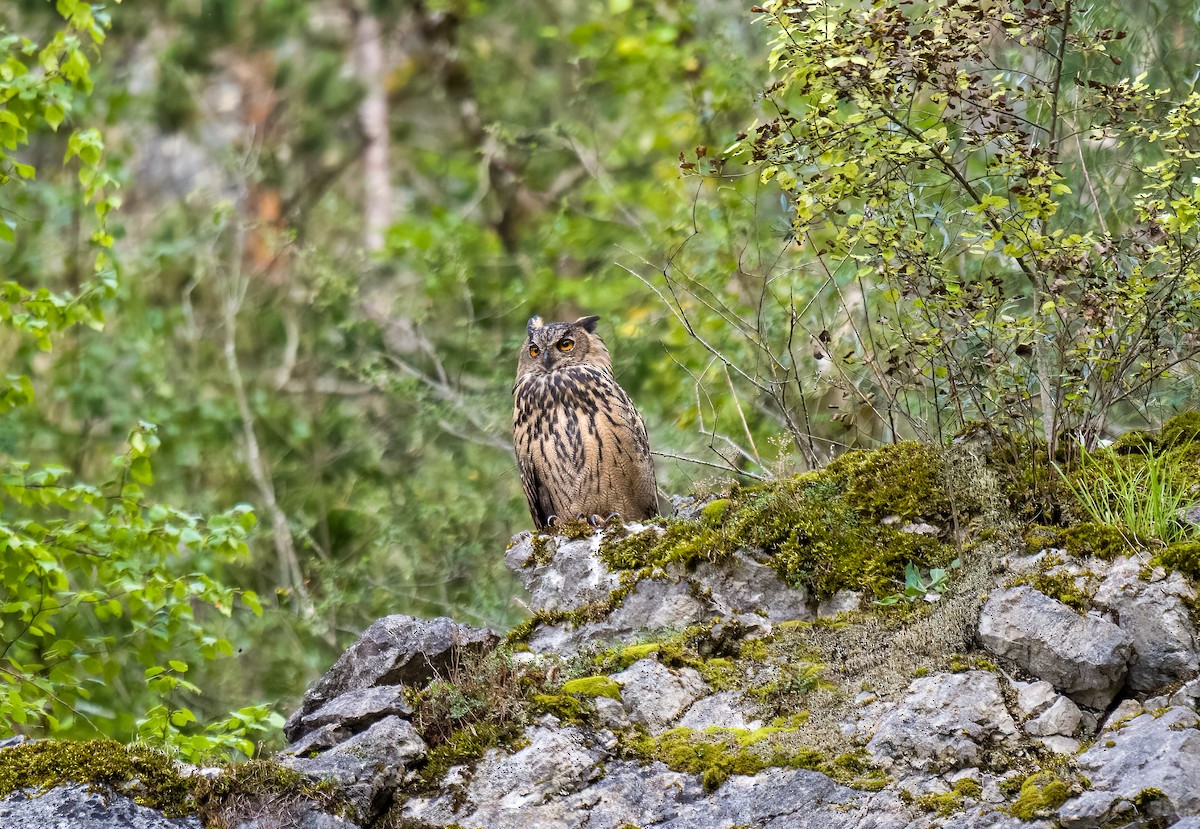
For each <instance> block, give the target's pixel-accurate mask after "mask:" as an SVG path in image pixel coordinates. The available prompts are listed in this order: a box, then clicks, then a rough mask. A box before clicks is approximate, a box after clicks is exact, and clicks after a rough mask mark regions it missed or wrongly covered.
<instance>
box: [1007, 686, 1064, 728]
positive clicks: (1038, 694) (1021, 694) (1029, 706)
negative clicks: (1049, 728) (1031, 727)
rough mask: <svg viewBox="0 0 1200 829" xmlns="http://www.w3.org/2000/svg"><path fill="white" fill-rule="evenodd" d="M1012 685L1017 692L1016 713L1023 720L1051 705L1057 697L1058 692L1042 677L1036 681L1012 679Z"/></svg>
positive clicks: (1034, 715)
mask: <svg viewBox="0 0 1200 829" xmlns="http://www.w3.org/2000/svg"><path fill="white" fill-rule="evenodd" d="M1012 687H1013V690H1014V691H1016V692H1017V713H1018V714H1020V716H1021V719H1024V720H1027V719H1029V718H1030V717H1036V716H1037V715H1038V714H1040V713H1042V712H1043V711H1045V710H1046V709H1047V708H1049V707H1050V706H1051V705H1053V704H1054V701H1055V700H1056V699H1058V697H1059V694H1058V692H1056V691H1055V690H1054V686H1053V685H1051V684H1050V683H1049V682H1046V681H1045V680H1044V679H1042V680H1038V681H1037V682H1019V681H1015V680H1014V681H1013V682H1012Z"/></svg>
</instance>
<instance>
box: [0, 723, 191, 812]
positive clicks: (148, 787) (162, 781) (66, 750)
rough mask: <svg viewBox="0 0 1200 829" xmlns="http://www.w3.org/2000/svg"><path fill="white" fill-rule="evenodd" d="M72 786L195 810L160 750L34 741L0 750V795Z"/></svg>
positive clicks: (171, 808) (188, 788)
mask: <svg viewBox="0 0 1200 829" xmlns="http://www.w3.org/2000/svg"><path fill="white" fill-rule="evenodd" d="M67 784H78V785H85V786H87V787H88V789H89V790H93V791H96V790H108V791H113V792H117V793H118V794H122V795H124V796H125V797H128V798H130V799H131V800H133V801H134V802H135V803H138V804H140V805H142V806H147V807H149V808H152V809H158V810H159V811H161V812H162V813H163V814H164V815H166V816H167V817H180V816H182V815H188V814H192V813H193V812H195V811H196V802H195V800H194V799H193V797H192V784H191V783H190V782H189V781H188V780H187V779H186V778H184V777H183V776H181V775H180V773H179V771H178V770H177V769H176V768H175V764H174V763H173V762H172V761H171V758H170V757H168V756H167V755H166V754H164V753H162V752H161V751H157V750H155V749H152V748H149V747H146V746H140V745H128V746H127V745H123V744H121V743H118V742H116V741H115V740H91V741H87V742H75V741H70V740H38V741H35V742H29V743H24V744H22V745H19V746H14V747H12V748H7V749H4V750H3V751H0V798H2V797H6V796H8V795H9V794H12V792H14V791H15V790H17V789H33V790H38V791H43V790H46V789H51V788H54V787H55V786H61V785H67Z"/></svg>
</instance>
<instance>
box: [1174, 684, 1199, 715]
mask: <svg viewBox="0 0 1200 829" xmlns="http://www.w3.org/2000/svg"><path fill="white" fill-rule="evenodd" d="M1198 700H1200V679H1193V680H1192V681H1191V682H1187V683H1185V684H1184V685H1183V687H1182V688H1180V689H1179V690H1178V691H1176V692H1175V693H1173V694H1171V698H1170V704H1171V705H1186V706H1188V707H1189V708H1196V707H1197V705H1196V703H1197V701H1198Z"/></svg>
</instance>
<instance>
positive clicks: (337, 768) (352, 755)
mask: <svg viewBox="0 0 1200 829" xmlns="http://www.w3.org/2000/svg"><path fill="white" fill-rule="evenodd" d="M426 749H427V747H426V745H425V741H424V740H422V739H421V736H420V735H419V734H418V733H417V730H416V729H415V728H413V725H412V723H410V722H408V720H402V719H400V718H399V717H397V716H395V715H392V716H388V717H385V718H384V719H382V720H380V721H379V722H377V723H375V724H374V725H372V726H371V727H370V728H368V729H367V730H366V731H364V732H362V733H361V734H356V735H355V736H353V737H351V738H350V739H348V740H346V741H345V742H343V743H339V744H338V745H336V746H334V747H333V748H331V749H330V750H328V751H326V752H324V753H322V754H318V755H317V756H316V757H297V756H288V755H282V756H281V757H280V762H282V763H283V764H284V765H287V766H290V767H291V768H293V769H295V770H296V771H298V772H300V773H301V774H304V775H305V776H307V777H310V778H312V779H315V780H324V779H332V780H333V781H334V782H335V783H337V785H338V787H339V788H340V789H341V790H342V791H343V792H345V793H346V795H347V796H348V797H349V798H350V801H351V803H352V804H353V805H354V807H355V809H356V810H357V812H358V814H359V816H360V817H364V818H366V817H369V816H370V815H374V814H376V813H378V812H379V810H380V809H381V808H383V807H385V806H386V804H387V802H388V801H389V800H390V799H391V794H392V791H393V790H394V789H396V788H397V787H398V786H399V785H400V782H401V780H402V779H403V777H404V772H405V769H406V767H407V766H410V765H412V764H413V763H415V762H416V761H418V760H420V759H421V758H422V757H424V756H425V752H426Z"/></svg>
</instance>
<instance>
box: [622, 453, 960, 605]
mask: <svg viewBox="0 0 1200 829" xmlns="http://www.w3.org/2000/svg"><path fill="white" fill-rule="evenodd" d="M944 472H945V461H944V459H943V456H942V453H941V450H939V449H937V448H935V447H931V446H927V445H924V444H919V443H912V442H909V443H899V444H895V445H893V446H886V447H883V448H880V449H875V450H872V451H861V450H856V451H853V452H849V453H847V454H845V455H843V456H841V457H839V458H837V459H835V460H834V461H832V462H831V463H830V464H829V465H828V466H827V467H825V468H824V469H820V470H816V471H814V472H809V473H806V474H803V475H797V476H794V477H792V478H788V479H784V480H779V481H772V482H769V483H766V484H761V485H758V486H753V487H744V488H740V489H735V490H733V491H732V492H731V493H730V494H729V495H728V497H725V498H721V499H718V500H715V501H712V502H710V503H709V504H707V505H706V506H705V507H703V508H702V509H701V511H700V514H699V516H698V517H697V518H695V519H692V520H681V519H676V520H672V521H668V522H667V523H666V525H665V526H664V527H662V528H653V529H648V530H645V531H642V532H640V533H635V534H633V535H628V536H624V537H616V536H610V537H606V538H605V540H604V541H603V542H602V543H601V545H600V555H601V557H602V558H603V560H604V562H605V563H606V564H607V565H608V566H609V567H610V568H611V569H613V570H630V569H635V568H646V567H650V568H661V567H664V566H666V565H668V564H672V563H678V564H684V565H691V564H694V563H696V562H699V561H704V560H707V561H720V560H722V559H723V558H726V557H728V556H729V555H731V554H732V553H733V552H734V551H735V550H737V549H743V548H757V549H761V550H763V551H765V552H766V553H768V554H771V555H772V556H773V557H774V564H775V568H776V570H777V571H778V572H779V574H780V577H781V578H783V579H784V580H785V581H786V582H788V583H789V584H792V585H796V586H804V587H807V588H808V589H810V590H812V591H813V592H814V593H815V594H816V595H817V596H818V597H826V596H830V595H833V593H835V592H836V591H838V590H840V589H843V588H849V589H852V590H866V591H870V592H871V593H873V594H874V595H877V596H883V595H887V594H888V593H890V592H892V590H893V587H894V584H895V583H897V582H899V583H903V576H904V566H905V564H907V563H908V562H910V561H911V562H915V563H917V564H919V565H921V566H925V567H931V566H938V565H945V564H947V563H949V562H950V560H952V559H953V557H954V552H953V549H952V548H951V547H950V545H948V544H945V543H943V542H942V541H940V540H938V539H937V538H935V537H932V536H929V535H924V534H919V533H905V532H901V531H900V530H899V526H900V525H902V524H903V523H904V522H908V521H912V520H913V519H916V518H926V519H930V520H945V519H947V518H950V517H951V516H953V513H954V510H953V508H952V504H951V498H950V496H949V495H948V494H947V492H946V485H945V480H944ZM888 517H891V519H892V521H891V522H890V523H889V524H886V525H885V524H883V523H882V519H884V518H888Z"/></svg>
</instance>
